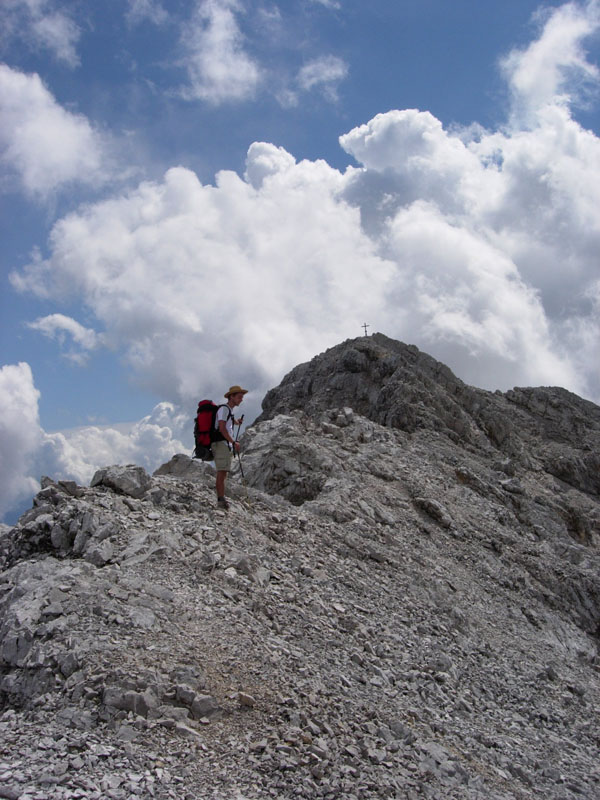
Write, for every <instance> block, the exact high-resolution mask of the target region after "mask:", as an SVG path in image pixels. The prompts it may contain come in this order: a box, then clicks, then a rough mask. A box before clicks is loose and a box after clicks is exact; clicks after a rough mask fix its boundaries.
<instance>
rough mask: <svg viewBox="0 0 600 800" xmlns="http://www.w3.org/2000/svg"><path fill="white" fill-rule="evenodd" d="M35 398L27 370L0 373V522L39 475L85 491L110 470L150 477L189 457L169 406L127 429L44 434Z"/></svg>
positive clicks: (184, 433)
mask: <svg viewBox="0 0 600 800" xmlns="http://www.w3.org/2000/svg"><path fill="white" fill-rule="evenodd" d="M39 399H40V392H39V391H38V390H37V389H36V388H35V385H34V380H33V375H32V372H31V369H30V367H29V365H28V364H25V363H21V364H18V365H6V366H3V367H2V368H0V408H2V415H0V519H2V517H3V516H4V515H5V514H7V513H9V512H10V511H11V510H13V509H16V508H18V507H19V505H21V504H22V503H23V502H24V501H27V500H29V499H30V498H31V497H32V496H33V495H34V494H35V493H36V492H37V491H39V480H40V478H41V476H42V475H49V476H50V477H54V478H56V479H59V478H60V479H71V480H75V481H77V482H78V483H79V484H81V485H87V484H88V483H89V481H90V480H91V478H92V476H93V474H94V472H95V471H96V470H97V469H99V468H100V467H104V466H108V465H110V464H130V463H135V464H139V465H140V466H143V467H145V469H147V470H148V471H149V472H152V471H154V470H155V469H156V468H157V467H158V466H160V464H162V463H164V462H165V461H168V460H169V459H170V458H171V457H172V456H173V454H174V453H181V452H184V453H188V454H191V449H192V443H191V439H192V424H191V422H190V418H189V415H187V414H185V413H183V412H181V410H179V409H177V408H176V407H175V406H173V405H172V404H171V403H159V404H158V405H157V406H156V408H154V410H153V411H152V413H151V414H149V415H148V416H146V417H144V418H143V419H142V420H140V421H139V422H136V423H135V424H132V425H129V426H119V427H118V428H117V427H112V426H103V427H94V426H90V427H85V428H76V429H73V430H70V431H64V432H59V433H47V432H45V431H44V430H43V429H42V428H41V427H40V423H39V416H38V402H39Z"/></svg>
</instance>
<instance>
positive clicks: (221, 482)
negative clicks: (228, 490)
mask: <svg viewBox="0 0 600 800" xmlns="http://www.w3.org/2000/svg"><path fill="white" fill-rule="evenodd" d="M226 477H227V470H219V471H218V472H217V497H225V478H226Z"/></svg>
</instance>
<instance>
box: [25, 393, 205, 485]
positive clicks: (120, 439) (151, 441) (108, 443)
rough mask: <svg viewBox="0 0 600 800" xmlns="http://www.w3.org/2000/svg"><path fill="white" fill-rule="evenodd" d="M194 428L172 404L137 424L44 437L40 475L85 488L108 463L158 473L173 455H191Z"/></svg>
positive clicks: (38, 462) (37, 457) (161, 406)
mask: <svg viewBox="0 0 600 800" xmlns="http://www.w3.org/2000/svg"><path fill="white" fill-rule="evenodd" d="M189 428H190V421H189V418H188V416H187V415H185V414H182V413H181V411H179V410H177V409H176V408H175V406H173V405H172V404H171V403H160V404H159V405H157V406H156V407H155V408H154V410H153V411H152V413H151V414H149V415H148V416H146V417H144V418H143V419H141V420H140V421H139V422H136V423H134V424H133V425H129V426H119V427H114V426H110V425H105V426H102V427H100V426H87V427H84V428H76V429H73V430H70V431H63V432H59V433H44V436H43V439H42V442H41V447H40V448H39V449H38V451H37V452H36V454H35V464H36V466H37V467H38V468H39V469H40V470H41V473H40V474H47V475H50V476H61V477H62V476H64V477H68V478H71V479H72V480H76V481H77V482H78V483H79V484H83V485H86V484H88V483H89V481H90V480H91V478H92V477H93V475H94V472H96V470H97V469H100V468H101V467H104V466H107V465H109V464H138V465H139V466H142V467H144V468H145V469H146V470H148V471H149V472H153V471H154V470H155V469H156V468H157V467H158V466H160V465H161V464H163V463H164V462H165V461H168V460H169V459H170V458H171V457H172V456H173V454H174V453H182V452H184V453H190V446H189V439H190V435H189V430H187V429H189ZM186 434H187V435H186ZM180 439H183V441H181V440H180Z"/></svg>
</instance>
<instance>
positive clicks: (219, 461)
mask: <svg viewBox="0 0 600 800" xmlns="http://www.w3.org/2000/svg"><path fill="white" fill-rule="evenodd" d="M211 449H212V452H213V456H214V459H215V469H216V470H217V472H229V471H230V469H231V459H232V457H233V454H232V452H231V450H230V449H229V447H228V446H227V442H225V441H219V442H213V443H212V445H211Z"/></svg>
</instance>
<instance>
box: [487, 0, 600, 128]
mask: <svg viewBox="0 0 600 800" xmlns="http://www.w3.org/2000/svg"><path fill="white" fill-rule="evenodd" d="M540 18H541V19H543V21H544V26H543V30H542V33H541V36H540V37H539V39H537V40H536V41H534V42H532V43H531V44H530V45H529V46H528V47H526V48H525V49H522V50H513V51H512V52H511V53H509V55H508V56H506V57H505V58H504V59H503V60H502V68H503V70H504V72H505V75H506V77H507V80H508V83H509V86H510V89H511V92H512V98H513V116H514V117H515V120H516V121H517V123H518V124H529V123H530V122H532V118H533V121H534V120H535V114H537V113H538V112H539V111H540V110H542V109H543V108H544V107H545V106H548V105H554V106H556V105H571V104H573V103H577V102H579V101H582V100H584V98H585V93H586V89H587V88H588V87H590V85H595V86H597V84H598V78H599V77H600V72H599V70H598V67H597V66H596V65H594V64H591V63H589V62H588V61H587V59H586V54H585V51H584V49H583V41H584V40H585V38H586V37H588V36H590V35H591V34H593V33H594V32H595V31H597V30H598V26H599V25H600V4H599V3H598V2H597V0H589V1H588V2H587V3H585V4H579V3H575V2H570V3H565V5H563V6H561V7H559V8H557V9H552V11H550V10H549V9H546V10H545V11H544V14H543V16H542V15H540ZM534 124H535V123H534Z"/></svg>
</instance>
